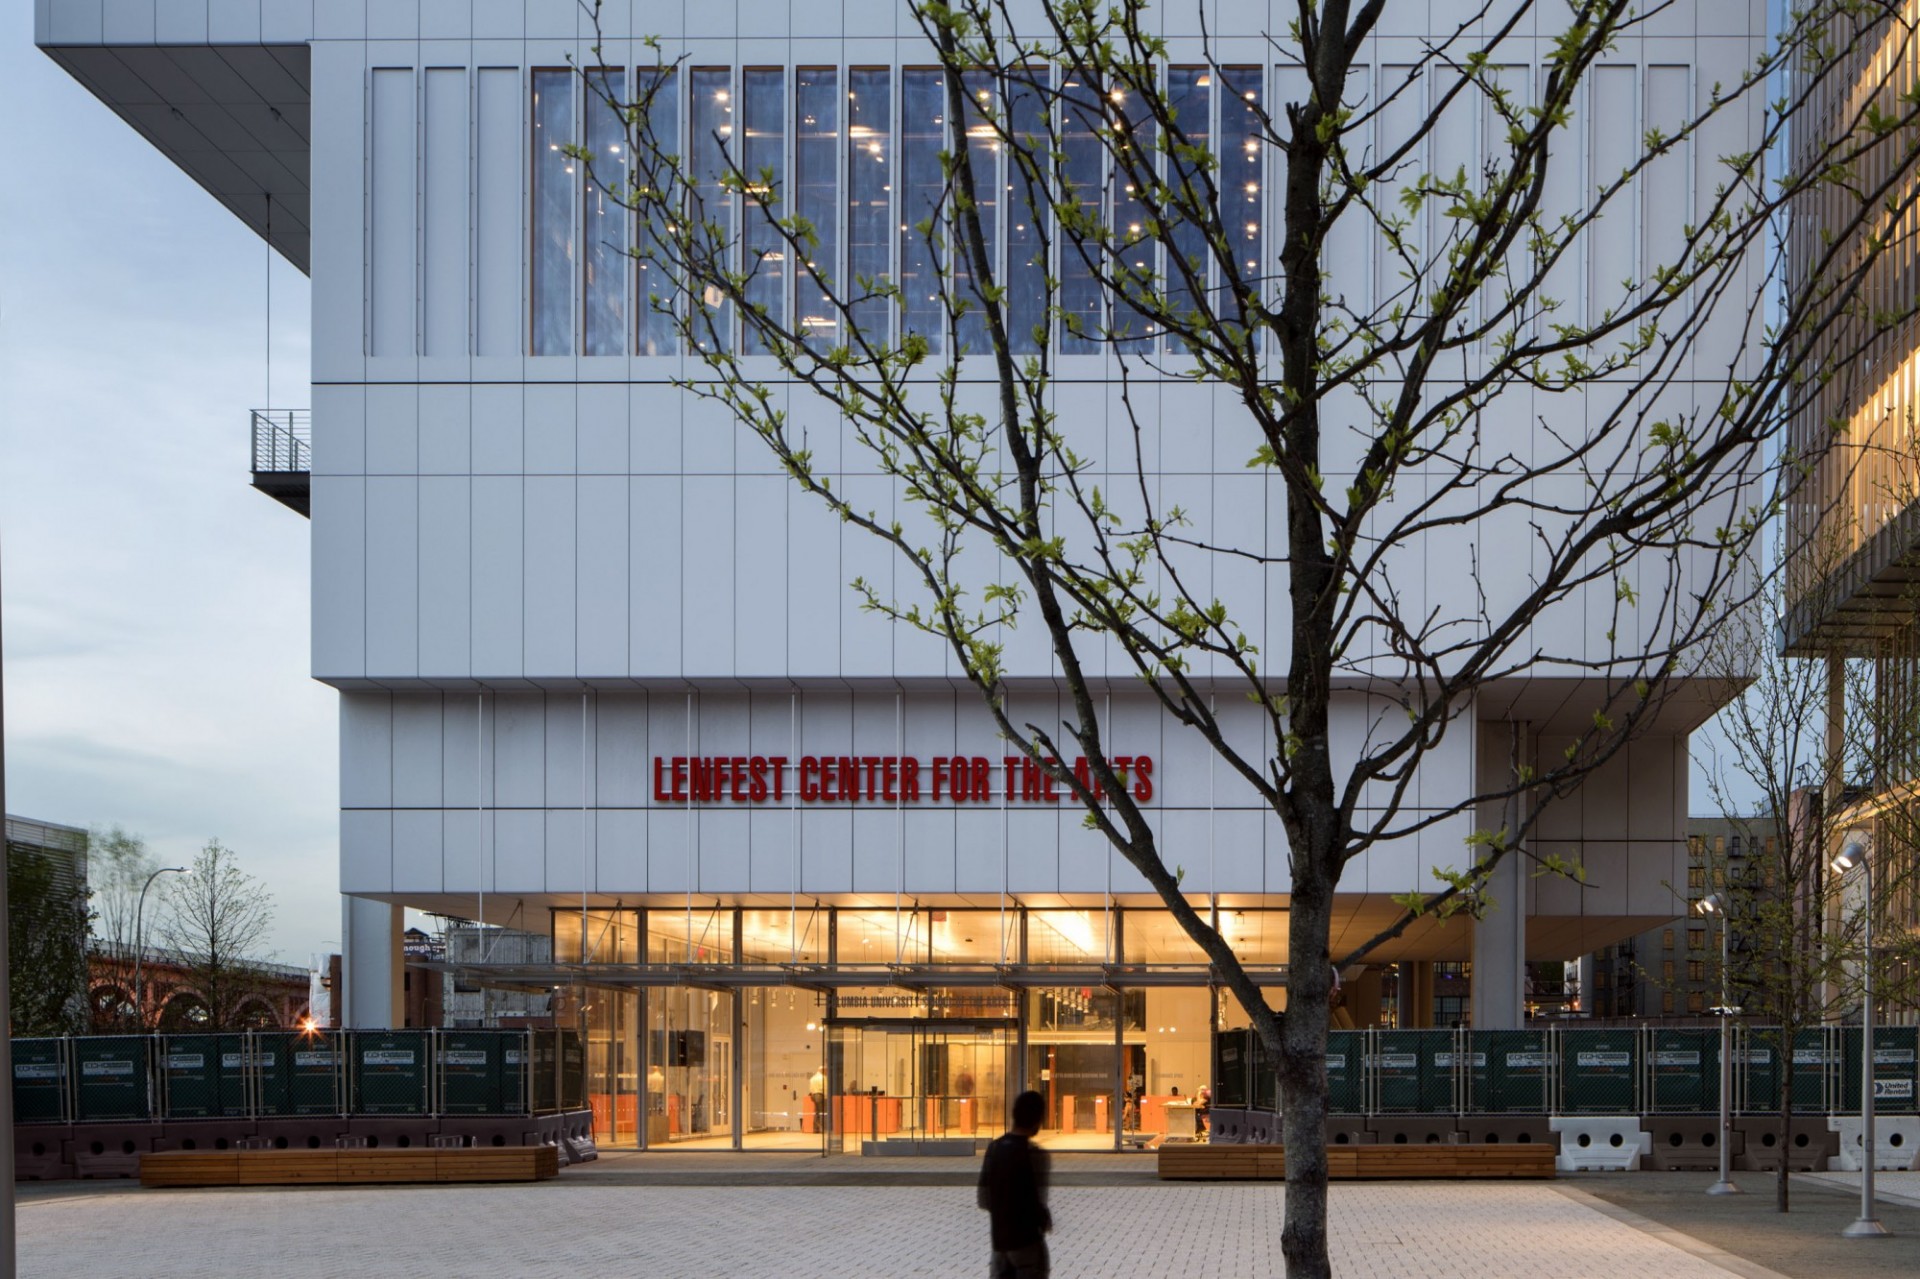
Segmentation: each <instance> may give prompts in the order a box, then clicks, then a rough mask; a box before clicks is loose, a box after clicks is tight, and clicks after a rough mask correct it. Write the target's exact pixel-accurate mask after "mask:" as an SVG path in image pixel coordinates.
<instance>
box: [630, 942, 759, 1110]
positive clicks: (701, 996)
mask: <svg viewBox="0 0 1920 1279" xmlns="http://www.w3.org/2000/svg"><path fill="white" fill-rule="evenodd" d="M735 919H736V912H735V911H734V910H733V909H732V908H731V907H726V906H720V905H707V906H699V907H695V908H694V909H692V910H650V911H648V912H647V927H646V940H647V947H646V955H647V962H648V963H651V964H728V963H732V962H733V961H734V958H735V951H734V926H735ZM738 998H739V996H738V995H736V994H734V993H733V992H730V991H722V990H708V989H704V988H701V987H697V986H667V987H657V988H655V989H653V990H651V991H649V992H648V995H647V1045H646V1050H647V1077H646V1088H645V1095H646V1124H647V1144H648V1145H649V1146H669V1145H677V1144H696V1145H703V1146H717V1147H726V1146H730V1145H732V1144H733V1132H734V1107H733V1094H734V1052H735V1044H736V1036H735V1026H734V1001H735V1000H736V999H738Z"/></svg>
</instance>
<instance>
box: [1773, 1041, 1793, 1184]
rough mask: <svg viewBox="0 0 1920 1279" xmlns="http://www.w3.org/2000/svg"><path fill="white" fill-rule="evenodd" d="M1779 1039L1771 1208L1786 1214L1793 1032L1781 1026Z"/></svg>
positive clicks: (1791, 1116)
mask: <svg viewBox="0 0 1920 1279" xmlns="http://www.w3.org/2000/svg"><path fill="white" fill-rule="evenodd" d="M1780 1039H1781V1045H1780V1170H1779V1171H1778V1172H1777V1173H1775V1174H1774V1179H1773V1206H1774V1210H1775V1211H1776V1212H1786V1211H1787V1210H1788V1206H1787V1187H1788V1186H1789V1185H1790V1184H1791V1183H1792V1180H1793V1179H1792V1177H1791V1175H1790V1174H1789V1171H1788V1168H1787V1159H1788V1157H1789V1152H1790V1151H1791V1150H1792V1149H1793V1040H1794V1035H1793V1032H1792V1031H1790V1030H1788V1029H1787V1028H1786V1027H1785V1026H1782V1027H1781V1028H1780Z"/></svg>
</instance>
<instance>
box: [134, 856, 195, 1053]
mask: <svg viewBox="0 0 1920 1279" xmlns="http://www.w3.org/2000/svg"><path fill="white" fill-rule="evenodd" d="M186 873H187V868H186V867H185V866H162V867H161V868H160V869H159V870H156V871H154V872H153V874H151V875H149V876H147V882H146V883H144V884H142V885H140V900H139V901H138V902H136V903H135V904H134V907H133V1015H134V1016H135V1017H137V1018H139V1020H140V1028H141V1029H142V1030H145V1029H146V1028H147V1002H146V991H145V990H143V989H141V986H140V961H141V960H143V959H145V958H146V956H147V935H146V933H145V932H144V931H142V927H141V922H140V921H141V918H142V916H144V915H145V914H146V910H147V890H148V889H149V888H152V887H153V881H154V880H156V879H158V878H160V877H161V876H162V875H184V874H186Z"/></svg>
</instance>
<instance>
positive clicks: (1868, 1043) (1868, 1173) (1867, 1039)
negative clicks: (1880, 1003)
mask: <svg viewBox="0 0 1920 1279" xmlns="http://www.w3.org/2000/svg"><path fill="white" fill-rule="evenodd" d="M1856 866H1858V867H1859V868H1860V874H1861V877H1862V880H1863V884H1864V887H1865V890H1866V905H1865V910H1866V917H1865V923H1864V924H1863V926H1862V928H1863V931H1864V933H1865V937H1864V946H1863V949H1864V950H1865V952H1866V961H1865V962H1864V963H1863V964H1861V966H1860V1217H1859V1219H1858V1220H1857V1221H1855V1222H1854V1223H1853V1224H1852V1225H1851V1226H1848V1227H1847V1228H1846V1229H1845V1230H1842V1231H1841V1232H1840V1233H1841V1234H1842V1235H1844V1236H1846V1237H1847V1238H1849V1239H1878V1238H1880V1237H1882V1236H1883V1235H1886V1234H1887V1233H1889V1232H1888V1230H1887V1228H1886V1227H1885V1226H1883V1225H1881V1224H1880V1218H1879V1217H1878V1216H1876V1215H1875V1214H1874V1207H1873V1164H1874V1158H1873V1154H1874V1144H1873V859H1872V858H1870V857H1868V856H1867V841H1866V840H1865V839H1864V838H1863V837H1862V836H1860V835H1859V834H1858V833H1854V834H1850V835H1848V836H1847V839H1846V843H1844V844H1843V845H1841V848H1840V855H1839V856H1838V857H1836V858H1834V859H1833V868H1834V870H1836V871H1838V872H1839V873H1840V874H1842V875H1845V874H1848V873H1849V872H1851V871H1852V870H1853V868H1854V867H1856Z"/></svg>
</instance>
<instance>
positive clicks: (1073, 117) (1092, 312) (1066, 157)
mask: <svg viewBox="0 0 1920 1279" xmlns="http://www.w3.org/2000/svg"><path fill="white" fill-rule="evenodd" d="M1060 110H1061V118H1060V197H1059V198H1060V204H1061V205H1062V207H1063V208H1066V207H1071V208H1072V210H1073V218H1072V223H1073V225H1071V226H1063V227H1062V228H1061V230H1060V310H1061V313H1062V320H1061V326H1060V352H1061V354H1063V355H1091V354H1093V353H1094V352H1096V351H1098V350H1099V349H1100V341H1099V339H1100V331H1101V326H1100V311H1101V307H1100V283H1099V281H1098V279H1097V278H1096V277H1095V274H1094V270H1093V265H1092V263H1093V262H1094V261H1097V260H1099V259H1100V257H1101V256H1102V254H1103V253H1104V249H1103V245H1104V244H1105V242H1106V238H1107V231H1106V222H1105V220H1104V218H1103V217H1102V216H1101V215H1102V212H1103V210H1104V206H1105V201H1104V200H1103V199H1102V198H1101V192H1102V187H1103V182H1104V176H1105V172H1106V151H1105V149H1104V148H1103V147H1102V145H1101V142H1100V136H1099V131H1100V127H1101V121H1100V102H1099V99H1098V98H1097V97H1095V96H1094V94H1093V92H1092V91H1091V90H1089V89H1088V88H1087V86H1086V85H1084V84H1082V83H1080V82H1079V81H1077V80H1068V81H1067V82H1066V83H1065V84H1063V85H1062V86H1061V108H1060Z"/></svg>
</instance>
